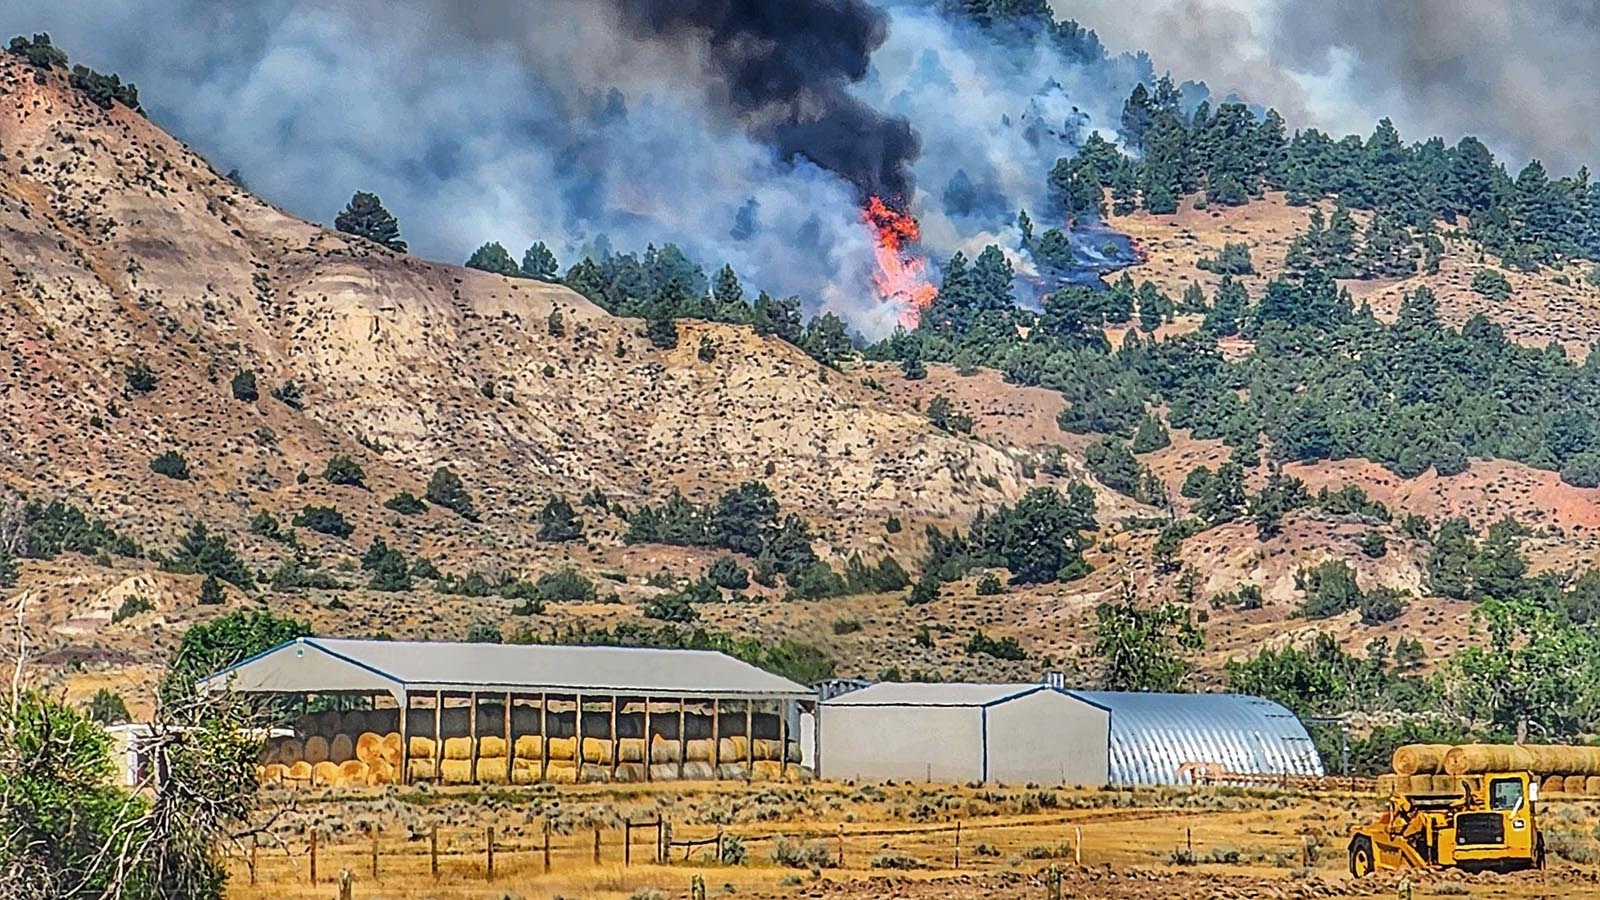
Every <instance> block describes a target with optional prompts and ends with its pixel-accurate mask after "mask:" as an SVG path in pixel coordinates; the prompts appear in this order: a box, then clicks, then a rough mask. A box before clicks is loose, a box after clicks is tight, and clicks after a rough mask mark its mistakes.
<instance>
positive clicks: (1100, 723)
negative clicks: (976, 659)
mask: <svg viewBox="0 0 1600 900" xmlns="http://www.w3.org/2000/svg"><path fill="white" fill-rule="evenodd" d="M818 709H819V713H818V724H817V748H818V755H817V760H816V764H817V773H818V774H819V775H821V776H822V777H825V778H833V779H844V778H863V779H888V778H895V779H913V780H930V781H953V782H968V781H971V782H1004V783H1014V784H1021V783H1026V782H1038V783H1041V784H1104V783H1105V782H1106V776H1107V756H1106V747H1107V742H1108V740H1109V735H1110V728H1111V718H1110V714H1109V713H1108V712H1107V711H1106V710H1105V708H1104V707H1102V706H1099V705H1098V704H1095V703H1093V702H1091V701H1089V700H1085V699H1083V698H1081V697H1078V696H1074V695H1072V694H1068V693H1066V692H1064V691H1060V690H1056V689H1054V688H1052V687H1050V686H1049V685H1045V684H904V683H894V684H888V683H886V684H875V685H872V686H871V687H867V688H863V689H861V690H858V691H851V692H850V693H848V694H843V695H841V696H838V697H834V698H833V699H831V700H826V701H824V702H823V703H821V704H820V705H819V707H818Z"/></svg>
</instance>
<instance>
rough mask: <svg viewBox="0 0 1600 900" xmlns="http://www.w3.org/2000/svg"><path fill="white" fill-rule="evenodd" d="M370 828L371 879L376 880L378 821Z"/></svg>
mask: <svg viewBox="0 0 1600 900" xmlns="http://www.w3.org/2000/svg"><path fill="white" fill-rule="evenodd" d="M370 827H371V829H372V880H373V881H377V880H378V823H376V822H374V823H372V825H371V826H370Z"/></svg>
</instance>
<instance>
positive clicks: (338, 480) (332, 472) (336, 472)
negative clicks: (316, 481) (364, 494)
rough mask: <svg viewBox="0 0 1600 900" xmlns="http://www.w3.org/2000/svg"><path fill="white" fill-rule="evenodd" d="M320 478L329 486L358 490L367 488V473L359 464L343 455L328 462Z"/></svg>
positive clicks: (338, 455) (336, 456)
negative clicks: (355, 488)
mask: <svg viewBox="0 0 1600 900" xmlns="http://www.w3.org/2000/svg"><path fill="white" fill-rule="evenodd" d="M322 477H323V479H324V480H326V481H327V482H328V483H329V484H339V485H344V486H346V487H359V488H364V487H366V486H367V484H366V482H367V473H366V472H365V471H364V470H363V469H362V468H361V464H360V463H357V462H356V461H355V460H353V459H351V458H350V457H348V456H345V455H344V454H343V453H340V454H337V455H335V456H334V457H333V458H332V459H330V460H328V465H327V466H326V467H325V468H323V470H322Z"/></svg>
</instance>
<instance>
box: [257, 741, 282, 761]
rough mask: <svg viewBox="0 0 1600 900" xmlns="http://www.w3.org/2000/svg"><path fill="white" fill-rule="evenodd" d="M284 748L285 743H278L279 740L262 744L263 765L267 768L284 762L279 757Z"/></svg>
mask: <svg viewBox="0 0 1600 900" xmlns="http://www.w3.org/2000/svg"><path fill="white" fill-rule="evenodd" d="M282 747H283V742H282V741H278V740H269V741H267V742H266V743H264V744H262V745H261V764H262V765H263V766H265V765H270V764H272V763H275V762H282V761H283V760H282V759H281V758H280V757H279V756H278V754H279V753H280V752H281V750H282Z"/></svg>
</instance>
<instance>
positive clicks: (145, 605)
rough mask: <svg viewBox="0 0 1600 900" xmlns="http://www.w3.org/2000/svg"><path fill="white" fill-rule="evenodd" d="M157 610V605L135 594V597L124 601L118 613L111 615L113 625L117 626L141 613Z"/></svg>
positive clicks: (118, 608)
mask: <svg viewBox="0 0 1600 900" xmlns="http://www.w3.org/2000/svg"><path fill="white" fill-rule="evenodd" d="M155 608H156V605H155V604H154V603H151V602H150V601H149V600H146V599H145V598H143V597H141V596H139V595H138V594H134V595H133V596H131V597H128V598H126V599H125V600H123V601H122V604H121V605H120V606H118V607H117V610H116V612H113V613H112V614H111V624H113V625H115V624H117V623H118V622H121V621H122V620H124V619H131V618H133V617H134V616H137V615H138V614H139V613H143V612H150V611H151V610H153V609H155Z"/></svg>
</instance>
